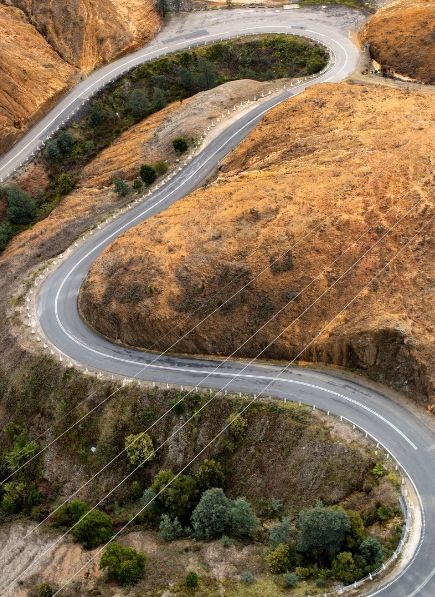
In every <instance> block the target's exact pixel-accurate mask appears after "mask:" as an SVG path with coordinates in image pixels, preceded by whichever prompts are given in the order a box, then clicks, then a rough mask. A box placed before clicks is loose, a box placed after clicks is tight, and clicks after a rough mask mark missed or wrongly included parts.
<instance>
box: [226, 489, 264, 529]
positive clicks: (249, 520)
mask: <svg viewBox="0 0 435 597" xmlns="http://www.w3.org/2000/svg"><path fill="white" fill-rule="evenodd" d="M259 526H260V523H259V520H258V518H257V517H256V516H255V513H254V511H253V509H252V507H251V505H250V503H249V502H248V501H247V499H246V498H244V497H240V498H237V499H236V500H233V501H232V502H231V506H230V520H229V527H230V532H231V534H232V535H234V536H235V537H239V538H240V539H251V538H252V536H253V535H254V533H255V531H256V530H257V529H258V527H259Z"/></svg>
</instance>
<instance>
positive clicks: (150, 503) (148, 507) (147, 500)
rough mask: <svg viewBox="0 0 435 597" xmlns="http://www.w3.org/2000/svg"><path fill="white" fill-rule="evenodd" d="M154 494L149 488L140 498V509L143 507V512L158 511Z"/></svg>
mask: <svg viewBox="0 0 435 597" xmlns="http://www.w3.org/2000/svg"><path fill="white" fill-rule="evenodd" d="M155 498H156V492H155V491H153V490H152V489H151V487H149V488H148V489H145V491H144V492H143V494H142V497H141V498H140V503H141V505H142V507H145V512H148V513H156V512H157V511H158V508H157V503H156V499H155Z"/></svg>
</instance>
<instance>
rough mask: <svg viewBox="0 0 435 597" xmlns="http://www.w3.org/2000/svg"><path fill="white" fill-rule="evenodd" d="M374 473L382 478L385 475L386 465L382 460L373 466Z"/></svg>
mask: <svg viewBox="0 0 435 597" xmlns="http://www.w3.org/2000/svg"><path fill="white" fill-rule="evenodd" d="M372 474H373V475H374V476H375V477H376V478H377V479H380V478H381V477H383V476H384V475H385V468H384V465H383V464H381V463H380V462H378V463H376V464H375V466H374V467H373V468H372Z"/></svg>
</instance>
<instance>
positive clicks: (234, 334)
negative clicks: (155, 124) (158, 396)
mask: <svg viewBox="0 0 435 597" xmlns="http://www.w3.org/2000/svg"><path fill="white" fill-rule="evenodd" d="M433 117H434V104H433V95H432V94H431V93H415V94H412V95H411V94H408V93H406V92H403V91H398V90H395V89H391V88H384V87H379V86H370V85H369V86H364V85H349V84H341V85H324V86H321V87H317V88H316V89H311V90H309V91H308V92H306V93H305V94H304V95H303V96H301V97H299V98H295V99H293V100H292V101H289V102H286V103H285V104H284V105H282V106H280V107H278V108H277V109H275V110H274V111H273V112H271V113H269V114H268V115H267V116H266V117H265V118H264V120H263V122H262V124H261V125H260V126H259V127H258V128H257V129H256V130H255V131H254V132H253V133H252V134H251V135H250V136H249V137H248V139H247V140H246V141H245V142H244V143H242V144H241V146H240V147H239V148H238V149H237V150H236V151H234V152H233V153H232V154H231V155H230V156H229V157H228V159H227V160H226V162H225V163H224V164H223V166H222V168H221V170H220V173H219V176H218V178H217V179H216V180H215V181H214V182H213V183H212V184H210V185H209V186H208V187H206V188H204V189H202V190H199V191H197V192H196V193H194V194H193V195H191V196H189V197H187V198H186V199H184V200H182V201H180V202H178V203H177V204H175V205H174V206H172V207H171V208H170V209H168V210H167V211H165V212H163V213H162V214H159V215H157V216H155V217H153V218H152V219H150V220H148V221H146V222H145V223H143V224H141V225H140V226H138V227H136V228H134V229H133V230H131V231H130V232H128V233H126V234H125V235H123V236H122V237H120V238H119V239H117V241H116V242H115V243H114V244H113V245H112V246H111V247H109V248H108V249H107V250H106V251H105V253H103V255H102V256H101V257H100V258H99V259H98V260H97V261H96V263H95V264H94V267H93V268H92V269H91V272H90V274H89V277H88V279H87V281H86V283H85V285H84V287H83V289H82V293H81V296H80V301H79V303H80V309H81V312H82V314H83V316H84V317H85V318H86V319H87V320H88V322H89V323H90V324H91V325H92V326H94V327H95V328H96V329H98V330H99V331H100V332H101V333H103V334H104V335H106V336H109V337H111V338H113V339H115V340H117V341H120V342H122V343H125V344H129V345H134V346H140V347H148V348H154V349H158V350H163V349H167V348H170V349H171V350H173V351H178V352H191V353H212V354H231V353H233V352H234V351H236V350H237V349H238V347H240V346H241V345H242V344H243V347H242V348H241V349H239V350H238V351H237V355H238V356H242V355H244V356H252V355H257V354H258V353H259V352H260V351H262V350H264V352H263V354H262V356H263V357H274V358H283V359H293V358H298V359H299V358H301V359H304V360H313V361H323V362H329V363H335V364H339V365H345V366H348V367H355V368H358V369H362V370H364V371H366V372H367V373H368V374H369V375H372V376H374V377H376V378H377V379H381V380H383V381H387V382H389V383H390V384H392V385H394V386H396V387H398V388H400V389H402V390H406V389H408V390H409V391H410V392H411V393H412V394H413V395H415V397H419V398H423V399H426V400H427V399H428V397H429V395H430V394H431V392H432V388H433V385H432V384H433V379H432V378H431V377H430V375H431V373H430V369H431V367H430V366H431V365H432V371H433V362H434V343H433V329H434V321H433V313H434V304H433V294H431V276H432V279H433V274H434V271H433V262H434V260H433V257H434V255H433V247H431V244H430V238H431V234H432V232H433V230H432V229H431V217H432V214H431V210H432V207H433V206H432V204H431V202H432V200H433V191H434V185H433V183H434V181H433V171H434V168H433V155H434V154H433V138H434V129H433ZM431 121H432V122H431ZM390 229H391V231H389V230H390ZM388 231H389V232H388ZM387 232H388V233H387ZM408 241H410V244H409V245H406V247H405V244H406V243H407V242H408ZM369 249H370V250H369ZM431 249H432V250H431ZM398 250H401V251H402V252H401V253H400V256H399V258H398V259H396V260H395V261H393V262H392V263H391V264H390V265H388V267H386V266H387V264H388V262H389V261H390V259H392V257H393V256H394V255H395V254H396V252H397V251H398ZM383 268H384V269H383ZM376 274H379V275H378V277H377V278H376V279H375V280H374V281H372V278H373V277H374V276H375V275H376ZM366 286H367V287H366ZM432 292H433V290H432ZM358 293H360V294H358ZM355 297H356V298H355ZM351 301H352V302H351ZM346 305H348V306H347V308H345V307H346ZM218 307H220V308H219V309H218V310H217V308H218ZM272 317H273V320H272V321H270V323H268V321H269V319H270V318H272ZM204 318H206V319H205V321H204V322H203V323H200V322H201V320H203V319H204ZM197 324H199V325H198V327H196V328H195V330H194V331H193V332H190V333H189V334H188V336H187V337H186V338H183V339H182V340H179V338H180V337H181V336H183V335H184V334H186V333H187V332H188V331H189V330H190V329H191V328H192V327H193V326H196V325H197ZM326 324H328V325H326ZM262 326H263V327H262ZM259 328H260V330H259ZM256 330H259V331H258V332H257V333H256V334H255V332H256ZM283 330H284V331H283ZM281 332H282V334H281V336H280V337H279V338H278V339H275V338H276V336H277V335H278V334H279V333H281ZM253 334H255V335H253ZM269 344H270V345H269Z"/></svg>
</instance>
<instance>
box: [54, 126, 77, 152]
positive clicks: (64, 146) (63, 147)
mask: <svg viewBox="0 0 435 597" xmlns="http://www.w3.org/2000/svg"><path fill="white" fill-rule="evenodd" d="M56 141H57V146H58V148H59V151H60V152H61V153H62V154H63V155H69V154H70V153H71V151H72V148H73V147H74V143H75V142H76V140H75V139H74V137H73V135H71V133H69V132H68V131H61V132H60V133H59V135H58V137H57V140H56Z"/></svg>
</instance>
